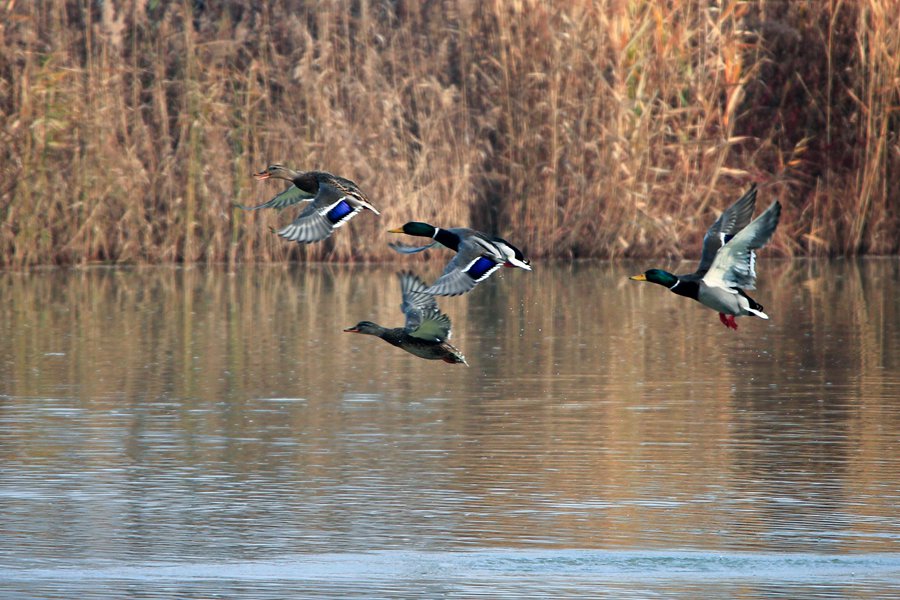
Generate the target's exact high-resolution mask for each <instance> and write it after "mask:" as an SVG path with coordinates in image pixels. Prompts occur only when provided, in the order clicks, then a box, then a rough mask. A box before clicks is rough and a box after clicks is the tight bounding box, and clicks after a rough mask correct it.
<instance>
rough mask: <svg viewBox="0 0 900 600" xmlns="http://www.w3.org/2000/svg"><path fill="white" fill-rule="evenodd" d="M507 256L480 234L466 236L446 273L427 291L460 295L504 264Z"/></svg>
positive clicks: (437, 293)
mask: <svg viewBox="0 0 900 600" xmlns="http://www.w3.org/2000/svg"><path fill="white" fill-rule="evenodd" d="M504 262H505V258H504V256H502V255H501V253H500V252H499V251H498V250H497V248H496V247H494V246H493V245H492V244H491V243H490V242H489V241H488V240H485V239H483V238H481V237H479V236H470V237H467V238H465V239H464V240H463V241H462V242H461V243H460V245H459V252H458V253H457V255H456V256H455V257H454V258H453V260H451V261H450V262H449V263H447V267H446V268H445V269H444V273H443V274H442V275H441V276H440V277H439V278H438V279H437V281H435V282H434V283H433V284H431V287H430V288H428V290H427V291H428V293H430V294H435V295H437V296H458V295H460V294H465V293H466V292H468V291H471V290H472V288H474V287H475V286H476V285H478V284H479V283H481V282H482V281H484V280H485V279H487V278H488V277H490V276H491V274H492V273H493V272H494V271H496V270H497V269H499V268H500V267H501V266H503V263H504Z"/></svg>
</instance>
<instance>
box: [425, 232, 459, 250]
mask: <svg viewBox="0 0 900 600" xmlns="http://www.w3.org/2000/svg"><path fill="white" fill-rule="evenodd" d="M431 237H433V238H434V241H436V242H437V243H439V244H441V245H442V246H446V247H447V248H450V249H451V250H456V251H459V236H458V235H456V234H455V233H453V232H452V231H447V230H446V229H441V228H439V227H435V228H434V234H432V236H431Z"/></svg>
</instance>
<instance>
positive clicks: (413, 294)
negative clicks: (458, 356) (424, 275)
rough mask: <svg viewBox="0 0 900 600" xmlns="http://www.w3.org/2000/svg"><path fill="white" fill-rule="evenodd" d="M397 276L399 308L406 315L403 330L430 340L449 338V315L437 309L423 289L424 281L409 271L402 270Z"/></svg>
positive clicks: (413, 335) (412, 335) (431, 298)
mask: <svg viewBox="0 0 900 600" xmlns="http://www.w3.org/2000/svg"><path fill="white" fill-rule="evenodd" d="M399 277H400V292H401V295H402V297H403V302H402V303H401V304H400V310H401V311H402V312H403V314H404V315H406V325H405V326H404V328H403V329H404V331H405V332H406V333H407V334H409V335H410V336H411V337H415V338H419V339H423V340H428V341H430V342H443V341H446V340H448V339H450V317H448V316H447V315H445V314H443V313H442V312H441V311H440V309H438V305H437V302H436V301H435V299H434V296H432V295H431V294H429V293H427V292H426V291H425V290H426V289H427V286H426V285H425V282H424V281H422V280H421V279H420V278H419V277H418V276H416V275H414V274H413V273H410V272H402V273H400V274H399Z"/></svg>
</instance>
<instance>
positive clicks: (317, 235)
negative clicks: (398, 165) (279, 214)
mask: <svg viewBox="0 0 900 600" xmlns="http://www.w3.org/2000/svg"><path fill="white" fill-rule="evenodd" d="M253 177H255V178H256V179H258V180H265V179H284V180H286V181H290V182H291V185H290V187H288V188H287V189H286V190H284V191H283V192H281V193H280V194H278V195H277V196H275V197H274V198H272V199H271V200H269V201H268V202H264V203H262V204H258V205H256V206H244V205H243V204H236V206H238V207H239V208H241V209H243V210H260V209H262V208H277V209H279V210H280V209H282V208H286V207H288V206H293V205H294V204H297V203H299V202H309V203H310V205H309V206H307V207H306V208H304V209H303V210H302V211H301V212H300V214H299V215H297V218H296V219H294V220H293V222H291V224H290V225H287V226H285V227H282V228H281V229H279V230H278V231H277V232H276V233H277V234H278V235H280V236H281V237H283V238H284V239H286V240H290V241H292V242H297V243H300V244H310V243H312V242H318V241H321V240H324V239H325V238H327V237H328V236H330V235H331V234H332V233H333V232H334V230H335V229H337V228H338V227H341V226H342V225H344V224H345V223H346V222H347V221H349V220H350V219H352V218H353V217H355V216H356V215H357V214H358V213H359V212H361V211H362V210H363V209H364V208H365V209H368V210H371V211H372V212H373V213H375V214H376V215H377V214H379V212H378V210H376V208H375V207H374V206H372V204H371V202H369V198H368V196H366V195H365V194H364V193H363V192H362V190H360V189H359V187H358V186H357V185H356V184H355V183H353V182H352V181H350V180H349V179H344V178H343V177H338V176H337V175H332V174H331V173H326V172H325V171H305V172H301V171H294V170H293V169H289V168H287V167H285V166H284V165H281V164H273V165H269V166H268V167H266V168H265V169H263V170H262V171H260V172H259V173H256V174H254V175H253Z"/></svg>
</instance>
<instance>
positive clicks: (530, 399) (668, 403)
mask: <svg viewBox="0 0 900 600" xmlns="http://www.w3.org/2000/svg"><path fill="white" fill-rule="evenodd" d="M649 262H653V261H649ZM406 265H415V266H420V267H422V269H421V270H420V274H422V275H423V276H424V277H425V278H426V279H430V278H433V277H434V276H435V275H436V274H437V273H438V272H439V271H440V268H441V265H440V264H439V263H438V262H430V263H425V264H422V263H421V262H419V260H409V261H403V263H402V265H397V266H361V267H332V266H323V265H311V266H310V265H294V266H290V267H286V266H247V267H242V268H240V269H238V270H237V271H236V272H228V271H226V270H225V269H219V268H199V267H197V268H122V269H107V268H88V269H81V270H55V269H51V270H38V271H33V272H29V273H14V272H5V273H0V340H2V344H0V597H3V598H16V599H18V598H33V597H41V598H284V597H321V598H337V597H341V598H382V597H384V598H415V597H424V598H438V597H446V598H472V597H484V596H490V597H497V598H522V597H546V598H559V597H579V596H580V597H591V598H598V597H608V598H655V597H659V598H685V599H688V598H689V599H696V598H897V597H900V545H898V544H900V260H897V259H879V260H867V261H861V262H849V261H838V262H830V263H829V262H815V261H795V262H778V261H772V260H766V261H764V262H763V264H762V265H761V274H760V289H759V290H757V291H756V292H755V293H754V294H753V296H754V297H755V298H756V299H757V300H758V301H759V302H760V303H761V304H763V305H764V306H765V307H766V311H767V312H768V314H769V315H770V316H771V320H770V321H762V320H759V319H752V320H751V319H749V318H743V319H739V320H738V323H739V324H740V329H739V330H738V331H737V332H734V331H731V330H728V329H726V328H725V327H723V326H722V325H721V324H720V323H719V319H718V317H717V315H716V313H714V312H712V311H710V310H708V309H705V308H703V307H701V306H700V305H699V304H696V303H694V302H692V301H689V300H687V299H684V298H680V297H677V296H675V295H674V294H670V293H668V292H667V291H666V290H665V289H663V288H661V287H659V286H654V285H651V284H642V283H636V282H631V281H628V280H627V276H628V275H631V274H634V273H637V272H640V271H642V270H643V269H644V268H645V267H647V266H650V265H649V264H645V263H641V264H635V263H631V264H624V263H578V264H574V265H568V264H566V265H554V264H540V263H539V264H537V265H536V266H535V270H534V272H533V273H526V272H523V271H519V270H511V269H510V270H504V272H503V273H502V277H497V276H495V277H493V278H492V279H491V280H490V281H488V282H485V283H483V284H481V285H480V286H479V287H478V288H477V289H476V290H474V291H473V292H472V293H471V294H469V295H467V296H464V297H460V298H440V299H439V303H440V305H441V308H442V309H443V310H444V311H446V312H447V313H448V314H449V315H450V317H451V318H452V319H453V323H454V337H453V341H454V343H455V344H456V345H457V346H458V347H459V348H460V349H461V350H462V351H463V352H464V353H465V355H466V357H467V359H468V361H469V364H470V365H471V366H470V367H469V368H466V367H465V366H463V365H449V364H446V363H443V362H439V361H425V360H421V359H418V358H416V357H414V356H412V355H409V354H407V353H405V352H403V351H401V350H399V349H397V348H393V347H391V346H389V345H388V344H386V343H384V342H382V341H381V340H379V339H376V338H374V337H369V336H361V335H350V334H345V333H343V332H342V331H341V330H342V329H343V328H346V327H349V326H351V325H353V324H355V323H356V322H357V321H360V320H363V319H370V320H373V321H376V322H379V323H382V324H385V325H388V326H397V325H400V324H402V315H401V314H400V312H399V303H400V294H399V286H398V285H397V280H396V276H395V271H396V270H397V269H398V268H399V267H400V266H406Z"/></svg>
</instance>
